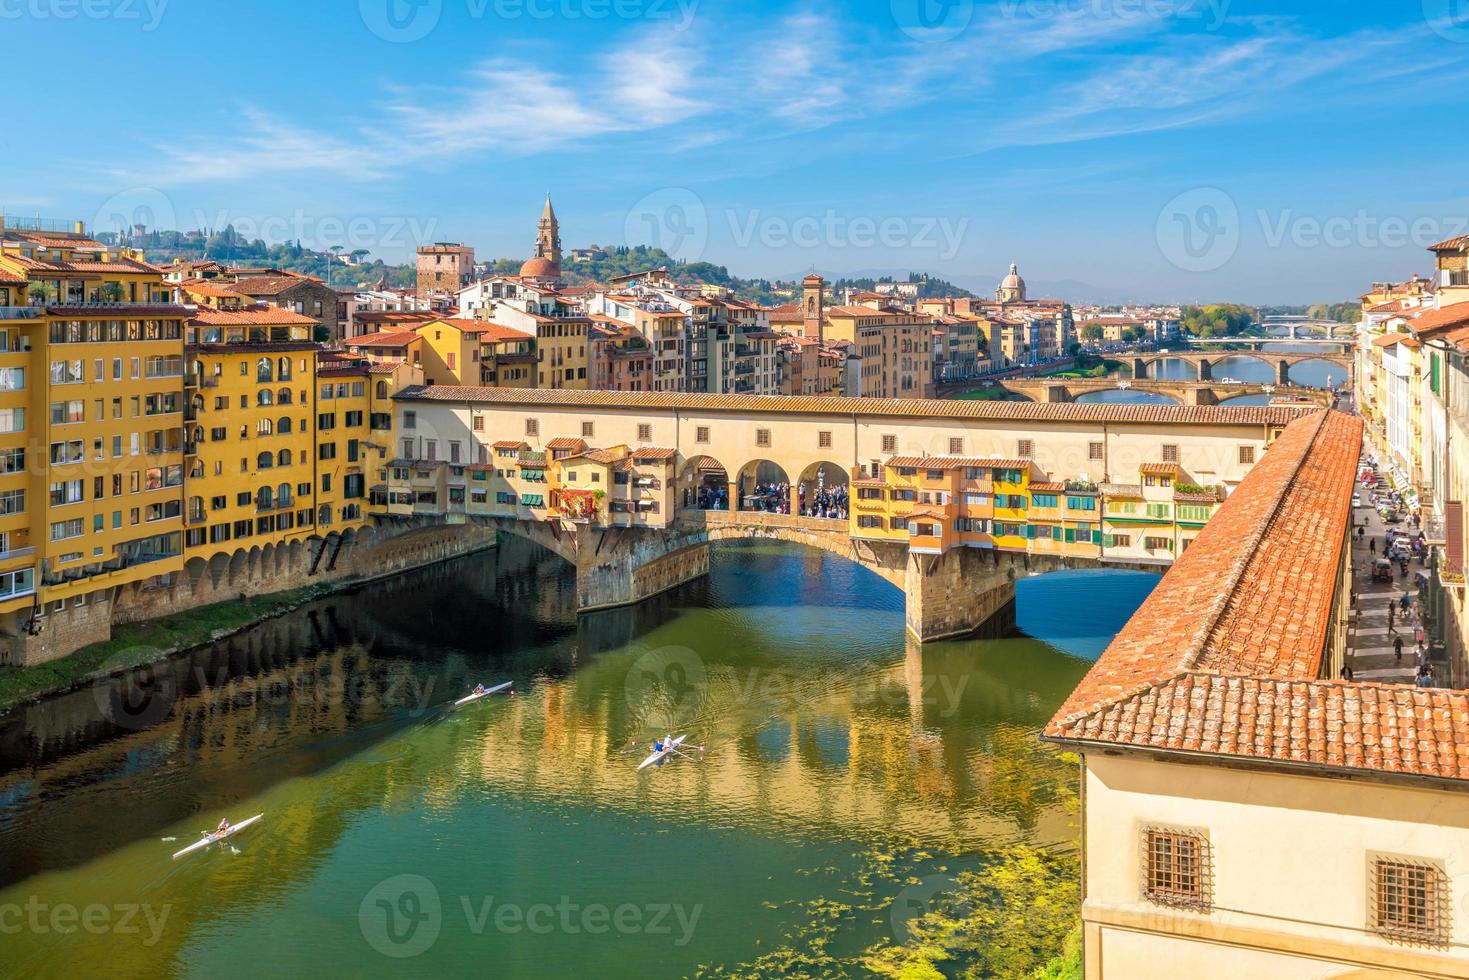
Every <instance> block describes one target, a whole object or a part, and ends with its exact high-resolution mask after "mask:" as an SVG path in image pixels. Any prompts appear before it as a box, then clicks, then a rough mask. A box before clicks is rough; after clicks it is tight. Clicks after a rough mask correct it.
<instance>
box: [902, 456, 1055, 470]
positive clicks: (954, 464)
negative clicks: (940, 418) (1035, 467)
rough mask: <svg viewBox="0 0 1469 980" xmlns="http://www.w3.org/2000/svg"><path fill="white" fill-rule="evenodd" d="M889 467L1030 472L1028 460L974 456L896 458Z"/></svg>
mask: <svg viewBox="0 0 1469 980" xmlns="http://www.w3.org/2000/svg"><path fill="white" fill-rule="evenodd" d="M887 465H888V466H911V467H913V468H915V469H920V470H966V469H971V468H974V469H986V468H990V467H993V468H995V469H1001V470H1028V469H1030V460H1028V459H989V458H981V457H972V456H894V457H893V458H892V459H890V460H888V461H887Z"/></svg>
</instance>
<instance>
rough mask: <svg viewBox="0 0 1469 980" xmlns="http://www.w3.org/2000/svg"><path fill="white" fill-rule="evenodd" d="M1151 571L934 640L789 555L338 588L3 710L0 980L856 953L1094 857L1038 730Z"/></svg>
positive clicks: (549, 967)
mask: <svg viewBox="0 0 1469 980" xmlns="http://www.w3.org/2000/svg"><path fill="white" fill-rule="evenodd" d="M1155 582H1156V577H1155V576H1147V575H1138V574H1132V573H1122V572H1070V573H1056V574H1053V575H1047V576H1042V577H1038V578H1034V579H1029V580H1025V581H1023V582H1022V583H1021V588H1020V598H1019V602H1018V610H1017V612H1018V620H1019V623H1020V625H1021V628H1022V630H1023V631H1025V633H1026V634H1028V635H1018V636H1013V637H1008V638H1004V639H993V640H978V639H976V640H968V641H963V642H952V643H941V644H930V645H928V646H926V647H922V648H920V647H919V646H917V645H916V644H912V643H910V642H908V641H906V640H905V635H904V630H903V607H902V597H901V595H900V594H899V593H898V592H897V590H895V589H893V588H891V587H890V586H888V585H887V584H886V583H884V582H882V581H881V580H880V579H878V578H877V577H875V576H873V575H871V574H870V573H868V572H866V571H864V570H862V569H860V568H858V567H857V566H855V565H852V564H849V563H847V562H844V561H842V560H841V559H839V558H836V557H834V556H829V555H826V554H823V553H816V552H807V551H803V550H801V549H799V548H797V547H795V546H787V545H764V544H758V545H757V544H751V545H743V546H726V547H721V548H720V549H718V550H717V551H716V554H715V558H714V562H713V568H712V572H711V574H710V576H709V577H708V578H707V579H706V580H703V581H701V582H697V583H693V584H691V585H688V586H685V587H683V588H681V589H679V590H677V591H675V592H672V593H669V594H667V595H665V596H662V597H660V598H659V599H657V600H654V601H652V602H650V603H645V604H644V605H642V606H640V607H638V608H636V609H632V610H621V611H617V612H613V613H608V614H603V615H600V616H596V617H592V618H583V619H582V620H581V621H578V620H577V618H576V616H575V614H574V605H573V595H572V590H573V586H574V575H573V573H572V571H571V569H569V568H568V567H566V566H564V565H562V564H561V563H560V562H559V561H558V560H557V559H555V558H554V557H553V556H551V555H550V554H548V553H546V552H544V551H539V550H537V549H535V548H533V547H532V546H530V545H528V544H525V543H521V542H517V541H507V542H506V543H505V544H504V545H503V546H502V547H501V548H500V549H498V550H497V551H491V552H486V553H482V554H479V555H475V556H470V557H467V558H463V559H459V560H456V561H454V562H449V563H445V564H442V565H438V566H435V567H432V568H428V569H422V570H419V571H417V572H414V573H412V574H409V575H405V576H402V577H400V578H397V579H394V580H392V581H389V582H383V583H377V584H373V585H370V586H367V587H365V588H363V589H361V590H359V591H357V592H355V593H350V594H342V595H338V596H334V597H331V598H328V599H325V600H322V601H319V602H316V603H314V604H312V605H310V606H307V607H303V608H302V609H299V610H297V611H295V612H293V613H291V614H289V615H286V616H284V617H281V618H279V619H276V620H272V621H270V622H267V623H264V624H261V625H260V626H257V627H255V628H253V629H251V630H249V631H247V632H245V633H242V634H240V635H237V636H235V637H232V638H230V639H228V640H224V641H221V642H219V643H217V644H215V645H214V646H213V647H212V648H208V649H205V650H201V651H198V652H196V653H194V654H192V655H190V656H188V657H185V658H175V659H174V660H173V661H170V662H167V663H166V664H164V665H162V666H161V667H159V668H157V669H154V670H152V671H145V672H141V673H140V674H138V675H134V676H130V677H126V678H121V679H117V680H114V681H110V682H107V683H104V684H100V685H97V686H95V687H92V688H87V689H84V690H79V691H76V692H73V693H71V694H68V695H65V696H62V697H58V698H53V699H50V700H48V701H45V702H42V703H39V704H35V705H30V706H27V707H25V708H22V709H20V710H18V711H16V712H13V713H12V714H10V715H8V716H5V717H3V718H0V931H3V932H4V933H6V934H5V935H4V937H3V939H0V944H3V948H4V951H5V955H4V958H3V961H4V967H5V968H4V970H3V971H0V973H4V974H5V975H21V974H24V975H28V976H92V975H104V974H105V975H109V976H118V977H133V976H136V977H162V976H166V977H196V976H197V977H234V976H262V975H292V976H297V975H311V974H313V973H314V974H317V975H331V976H337V975H377V974H383V973H388V972H393V973H395V974H397V975H407V976H436V975H443V974H445V973H450V972H453V973H461V972H468V971H469V970H471V969H476V967H477V966H479V967H480V972H484V973H487V974H490V975H496V976H509V975H521V976H527V975H534V976H566V975H576V974H578V973H580V974H582V975H586V976H597V977H622V976H627V977H637V976H673V975H691V974H699V973H704V974H709V973H719V972H723V971H729V972H733V973H741V972H752V971H753V972H776V971H778V970H780V969H783V968H785V965H788V964H790V963H792V962H797V961H802V962H808V963H809V962H812V961H811V960H810V959H808V958H809V957H813V956H814V957H816V960H815V962H817V963H818V964H819V965H818V966H817V967H812V969H815V970H817V971H818V972H824V973H846V972H850V973H859V972H860V970H859V969H857V968H856V967H854V965H853V964H854V963H856V958H857V957H858V956H859V955H860V954H861V953H862V951H863V950H864V949H866V948H868V947H870V946H872V945H873V944H874V943H884V942H889V943H890V942H893V941H894V937H896V938H897V940H901V939H902V938H903V935H904V933H903V929H904V923H905V921H906V918H907V917H908V916H909V915H911V914H912V913H911V910H912V909H913V908H915V907H918V908H921V907H923V906H924V903H926V902H928V901H930V900H931V899H932V896H933V895H934V894H935V893H941V892H943V890H944V889H945V888H948V887H950V886H951V885H952V882H953V879H954V876H955V875H957V874H959V873H960V872H961V871H964V870H972V869H975V868H977V867H980V866H981V865H983V864H984V862H986V861H987V860H990V859H991V858H992V856H993V855H995V854H996V853H997V852H998V851H999V849H1001V848H1003V847H1005V846H1007V845H1010V844H1014V843H1017V842H1023V843H1026V844H1030V845H1033V846H1035V847H1038V848H1042V849H1054V850H1059V851H1074V850H1075V847H1076V836H1077V822H1076V817H1077V813H1076V799H1075V794H1076V767H1075V763H1074V761H1068V760H1066V759H1063V758H1061V757H1059V755H1058V753H1056V752H1055V751H1053V750H1052V749H1051V748H1049V747H1047V746H1045V745H1044V744H1042V743H1040V742H1038V741H1037V740H1036V738H1035V734H1036V732H1037V731H1038V729H1039V728H1040V727H1041V726H1042V725H1043V724H1044V722H1045V720H1046V719H1047V718H1048V717H1049V716H1050V714H1051V713H1052V712H1053V711H1054V709H1055V708H1056V706H1057V705H1058V704H1059V703H1060V702H1061V700H1062V699H1063V698H1064V697H1065V695H1066V694H1067V692H1068V691H1069V690H1070V689H1071V687H1072V686H1073V685H1074V684H1075V683H1076V681H1077V680H1078V679H1079V678H1080V677H1081V675H1082V674H1083V673H1084V672H1085V671H1086V669H1087V666H1088V664H1089V662H1090V661H1091V660H1093V659H1095V657H1096V656H1097V654H1098V653H1099V652H1100V651H1101V649H1102V648H1103V647H1104V646H1105V644H1106V642H1107V641H1108V640H1109V639H1110V637H1111V636H1112V635H1113V634H1114V633H1115V632H1116V631H1117V630H1118V629H1119V628H1120V627H1121V625H1122V624H1123V623H1124V622H1125V621H1126V619H1127V617H1128V616H1129V615H1130V614H1131V612H1132V611H1133V609H1135V608H1136V606H1137V605H1138V604H1139V603H1140V602H1141V601H1142V599H1143V598H1144V597H1145V596H1146V594H1147V592H1148V591H1149V590H1150V589H1151V588H1152V586H1153V584H1154V583H1155ZM502 679H503V680H514V681H515V689H516V696H514V697H503V698H494V699H491V700H490V701H488V702H482V703H478V704H475V705H472V706H470V707H468V708H466V709H461V710H458V711H447V710H445V708H444V705H445V703H446V702H449V701H452V700H453V699H454V698H456V697H458V696H460V695H462V694H463V693H464V692H465V691H467V690H468V688H469V687H470V686H472V685H473V683H475V682H476V681H481V680H482V681H485V682H487V683H489V682H494V681H498V680H502ZM675 730H676V731H677V732H680V733H687V734H688V735H689V736H690V738H689V743H690V744H693V743H697V744H699V745H702V746H704V747H705V749H706V750H705V751H704V752H702V753H701V752H699V751H698V750H691V758H688V759H676V760H674V761H672V762H669V763H666V764H663V765H661V766H658V767H650V768H649V769H648V770H646V771H643V772H638V771H637V770H636V765H637V762H638V761H639V760H640V759H641V758H642V757H643V755H644V754H645V752H646V743H647V741H648V740H649V739H650V738H652V737H653V736H655V735H658V734H661V733H663V732H665V731H675ZM633 741H635V742H636V743H637V744H636V745H630V744H629V743H630V742H633ZM256 813H264V814H265V819H264V820H263V821H262V822H261V823H259V824H258V825H256V826H255V827H252V828H250V829H247V830H245V831H244V832H242V833H241V834H240V835H238V836H237V837H235V838H232V839H231V841H230V842H229V843H227V844H224V845H219V846H216V847H214V848H213V849H211V850H209V851H206V852H202V853H198V854H194V855H191V856H189V857H186V858H183V859H181V860H179V861H172V860H171V859H170V855H171V854H172V852H173V851H175V850H177V849H178V848H180V847H183V846H184V845H185V844H186V843H189V842H191V841H193V840H197V839H198V837H199V834H200V832H201V831H202V830H205V829H207V828H211V827H213V826H214V824H215V823H216V822H217V821H218V820H219V819H220V817H221V816H225V815H228V816H230V817H232V818H233V819H235V820H239V819H241V818H244V817H246V816H251V815H253V814H256ZM12 926H15V927H16V928H11V927H12ZM481 965H482V966H481Z"/></svg>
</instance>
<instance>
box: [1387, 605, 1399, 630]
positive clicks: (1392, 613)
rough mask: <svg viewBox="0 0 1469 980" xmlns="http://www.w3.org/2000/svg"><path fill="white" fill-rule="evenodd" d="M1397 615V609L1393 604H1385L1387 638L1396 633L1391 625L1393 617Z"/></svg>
mask: <svg viewBox="0 0 1469 980" xmlns="http://www.w3.org/2000/svg"><path fill="white" fill-rule="evenodd" d="M1397 614H1398V607H1397V606H1395V605H1394V604H1392V603H1391V602H1389V603H1388V604H1387V632H1388V635H1389V636H1390V635H1392V634H1393V633H1395V632H1397V631H1396V630H1394V629H1393V625H1392V623H1393V619H1394V617H1396V616H1397Z"/></svg>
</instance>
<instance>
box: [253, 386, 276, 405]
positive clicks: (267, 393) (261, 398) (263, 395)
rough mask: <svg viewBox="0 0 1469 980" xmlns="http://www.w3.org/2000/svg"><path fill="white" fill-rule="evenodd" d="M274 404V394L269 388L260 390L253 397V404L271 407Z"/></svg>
mask: <svg viewBox="0 0 1469 980" xmlns="http://www.w3.org/2000/svg"><path fill="white" fill-rule="evenodd" d="M274 403H275V392H273V391H271V390H270V389H269V388H261V389H260V391H259V392H257V393H256V395H255V404H257V405H271V404H274Z"/></svg>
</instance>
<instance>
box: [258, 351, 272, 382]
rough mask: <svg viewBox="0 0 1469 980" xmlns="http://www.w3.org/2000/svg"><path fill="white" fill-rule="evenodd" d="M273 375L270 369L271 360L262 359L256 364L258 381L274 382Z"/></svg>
mask: <svg viewBox="0 0 1469 980" xmlns="http://www.w3.org/2000/svg"><path fill="white" fill-rule="evenodd" d="M271 375H272V371H271V368H270V358H268V357H262V358H261V359H260V360H258V361H256V362H255V380H256V381H270V380H272V378H271Z"/></svg>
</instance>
